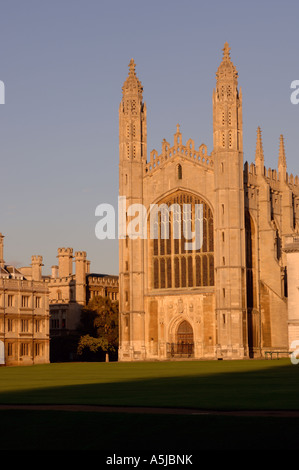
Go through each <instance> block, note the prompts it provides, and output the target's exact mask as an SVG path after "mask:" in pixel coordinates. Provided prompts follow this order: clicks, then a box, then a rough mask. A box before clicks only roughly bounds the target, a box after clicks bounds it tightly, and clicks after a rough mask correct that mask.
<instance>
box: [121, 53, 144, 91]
mask: <svg viewBox="0 0 299 470" xmlns="http://www.w3.org/2000/svg"><path fill="white" fill-rule="evenodd" d="M135 68H136V64H135V61H134V59H133V58H132V59H131V60H130V62H129V74H128V76H127V78H126V80H125V82H124V84H123V88H122V90H123V94H124V93H132V92H133V93H137V94H138V95H140V96H142V91H143V87H142V85H141V82H140V80H139V79H138V77H137V75H136V71H135Z"/></svg>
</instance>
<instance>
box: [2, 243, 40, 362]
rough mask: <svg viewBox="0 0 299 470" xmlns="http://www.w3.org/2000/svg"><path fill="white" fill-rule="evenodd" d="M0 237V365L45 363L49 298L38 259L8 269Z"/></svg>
mask: <svg viewBox="0 0 299 470" xmlns="http://www.w3.org/2000/svg"><path fill="white" fill-rule="evenodd" d="M3 239H4V237H3V235H2V234H0V363H1V364H5V365H8V366H11V365H31V364H42V363H48V362H49V295H48V289H47V286H46V284H45V282H44V280H43V277H42V265H43V263H42V262H43V258H42V256H32V264H31V266H28V267H24V268H18V269H16V268H15V267H14V266H8V265H6V264H5V262H4V259H3Z"/></svg>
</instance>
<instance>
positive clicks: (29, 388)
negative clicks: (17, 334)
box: [0, 359, 299, 409]
mask: <svg viewBox="0 0 299 470" xmlns="http://www.w3.org/2000/svg"><path fill="white" fill-rule="evenodd" d="M298 367H299V366H296V365H292V364H291V362H290V360H288V359H285V360H284V359H280V360H272V361H271V360H261V361H210V362H204V361H196V362H195V361H190V362H144V363H116V362H114V363H112V362H111V363H65V364H46V365H38V366H28V367H7V368H5V367H2V368H0V403H2V404H5V403H31V404H32V403H33V404H39V403H43V404H44V403H52V404H53V403H55V404H65V403H67V404H102V405H133V406H141V405H143V406H168V407H171V406H176V407H189V408H190V407H196V408H202V409H209V408H210V409H299V375H298V373H299V368H298Z"/></svg>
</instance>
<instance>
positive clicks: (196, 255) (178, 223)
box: [149, 191, 214, 289]
mask: <svg viewBox="0 0 299 470" xmlns="http://www.w3.org/2000/svg"><path fill="white" fill-rule="evenodd" d="M157 206H158V207H159V210H158V211H157V216H156V218H154V219H153V220H151V221H150V224H153V225H152V226H151V227H152V231H150V228H149V231H150V234H151V237H150V244H151V248H152V250H151V254H152V263H151V275H152V287H153V288H154V289H185V288H186V289H187V288H192V287H205V286H214V227H213V214H212V210H211V208H210V207H209V205H208V204H207V202H206V201H204V200H203V199H202V198H200V197H199V196H196V195H194V194H191V193H188V192H184V191H176V192H175V193H172V194H171V195H170V196H168V197H167V198H165V199H163V200H162V201H160V202H159V203H158V205H157ZM163 206H164V207H166V208H167V209H168V210H166V211H164V212H163V211H162V210H161V207H163ZM199 208H201V212H199ZM199 220H200V224H201V227H202V239H201V243H200V247H198V244H196V243H194V242H193V245H192V244H191V243H190V242H191V238H190V233H191V232H193V234H195V235H196V236H197V235H198V234H197V233H196V229H197V228H198V227H199V225H198V223H199ZM150 224H149V227H150ZM187 227H189V230H190V231H191V232H190V231H189V232H188V230H187ZM153 234H154V236H153ZM178 234H179V235H178ZM188 234H189V235H188ZM186 235H187V236H186ZM193 240H194V237H193Z"/></svg>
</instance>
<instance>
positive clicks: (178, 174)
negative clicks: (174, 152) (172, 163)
mask: <svg viewBox="0 0 299 470" xmlns="http://www.w3.org/2000/svg"><path fill="white" fill-rule="evenodd" d="M177 177H178V180H181V179H182V178H183V169H182V165H180V164H179V165H177Z"/></svg>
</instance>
